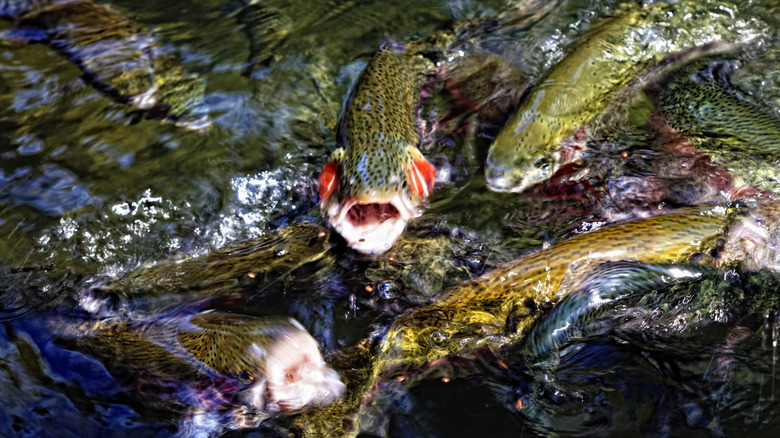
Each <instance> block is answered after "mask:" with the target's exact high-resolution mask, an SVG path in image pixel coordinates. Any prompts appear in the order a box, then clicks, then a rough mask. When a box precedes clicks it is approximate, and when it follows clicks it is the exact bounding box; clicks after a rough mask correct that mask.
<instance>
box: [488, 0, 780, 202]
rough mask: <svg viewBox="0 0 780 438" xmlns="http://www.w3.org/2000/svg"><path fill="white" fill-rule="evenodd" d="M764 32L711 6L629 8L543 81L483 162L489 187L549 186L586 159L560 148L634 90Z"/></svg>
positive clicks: (597, 28) (596, 28)
mask: <svg viewBox="0 0 780 438" xmlns="http://www.w3.org/2000/svg"><path fill="white" fill-rule="evenodd" d="M766 29H767V25H766V24H765V23H762V22H761V21H760V20H759V19H756V20H755V21H751V22H750V23H749V24H748V23H747V22H742V21H734V20H733V19H731V17H730V16H726V15H724V14H722V12H719V11H718V10H717V4H715V3H712V4H710V2H694V1H679V2H676V3H673V4H667V3H664V2H658V3H654V4H652V5H647V6H645V7H643V8H636V7H633V6H626V7H625V8H624V9H622V10H620V11H618V12H616V13H615V15H613V16H610V17H606V18H603V19H602V20H600V21H598V22H597V23H596V24H594V25H593V26H592V27H591V29H589V30H588V32H587V33H586V34H585V35H584V36H583V37H582V38H580V39H579V40H578V43H577V44H576V45H574V46H573V47H572V48H570V49H569V51H568V53H567V54H566V56H565V57H564V58H563V59H562V60H561V61H560V62H558V63H557V64H556V65H554V66H553V67H552V68H551V69H550V70H549V71H548V72H547V73H546V74H545V75H544V76H542V77H541V78H540V79H539V81H538V82H537V84H536V85H535V86H534V87H533V89H532V90H531V92H530V93H529V94H528V96H526V98H525V99H524V101H523V102H522V103H521V105H520V107H519V108H518V110H517V111H516V112H515V114H514V115H512V116H511V117H510V119H509V120H508V122H507V123H506V125H505V126H504V128H503V129H502V130H501V131H500V132H499V134H498V136H497V137H496V139H495V141H494V142H493V144H492V145H491V147H490V150H489V151H488V156H487V159H486V162H485V177H486V182H487V185H488V187H489V188H490V189H491V190H494V191H498V192H504V191H512V192H522V191H523V190H525V189H527V188H529V187H531V186H533V185H535V184H537V183H540V182H542V181H545V180H547V179H549V178H550V177H552V176H553V175H554V174H555V173H556V172H557V171H558V170H559V169H560V168H561V167H562V166H564V165H565V164H568V163H571V162H573V161H575V160H577V159H578V158H579V155H581V151H582V149H583V146H582V145H579V146H576V145H575V146H574V147H567V146H562V141H563V140H564V139H567V138H570V137H572V136H575V137H576V135H575V134H576V133H577V131H578V130H579V129H581V128H584V127H586V126H588V125H598V124H599V123H600V118H602V117H603V116H604V115H605V112H607V111H608V110H609V109H610V107H612V106H613V105H616V104H620V103H621V102H616V100H620V99H619V98H621V99H624V100H629V101H630V100H631V98H632V96H631V95H632V93H633V94H635V89H636V88H637V87H636V86H635V85H641V83H642V82H647V81H649V80H650V79H651V78H652V77H653V75H660V74H661V73H660V71H662V70H665V69H667V68H668V65H666V64H668V63H673V62H675V61H680V60H683V59H686V58H690V57H693V56H698V51H697V50H696V49H697V48H698V47H704V46H707V45H709V44H712V46H711V47H710V48H709V49H708V50H711V51H716V50H718V46H719V45H718V44H716V43H717V42H719V41H729V42H730V43H734V44H738V43H741V42H747V41H751V40H755V39H759V38H761V37H760V36H757V35H761V34H762V33H767V32H768V31H767V30H766ZM724 45H725V44H724ZM662 60H663V61H664V62H662ZM667 61H668V62H667ZM653 66H658V67H659V71H654V70H655V68H654V67H653ZM617 112H620V111H617ZM591 127H592V126H591Z"/></svg>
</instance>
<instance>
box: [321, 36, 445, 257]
mask: <svg viewBox="0 0 780 438" xmlns="http://www.w3.org/2000/svg"><path fill="white" fill-rule="evenodd" d="M432 68H433V65H432V63H430V62H429V61H428V60H427V59H425V58H424V57H423V56H422V55H421V54H419V53H418V52H417V51H416V50H412V49H407V47H406V46H403V45H399V44H395V43H393V42H391V41H389V40H385V41H383V42H382V45H381V47H380V48H379V52H378V53H377V54H376V55H375V56H374V58H373V59H371V61H370V62H369V63H368V65H366V67H365V69H364V70H363V72H362V73H361V75H360V77H359V78H358V81H357V84H356V85H355V87H354V89H353V90H352V94H351V96H350V98H349V101H348V102H347V106H346V110H345V112H344V115H343V117H342V120H341V122H340V128H339V134H338V145H339V147H338V148H337V149H336V150H335V151H333V153H332V154H331V155H330V158H328V161H327V163H326V164H325V166H324V168H323V169H322V173H321V174H320V176H319V194H320V199H321V202H322V206H321V208H322V213H323V215H324V216H325V218H326V220H327V221H328V223H329V224H330V225H331V226H332V227H333V228H334V229H335V230H336V231H337V232H338V233H339V234H340V235H341V236H342V237H344V239H345V240H346V242H347V244H348V245H349V246H350V247H351V248H353V249H355V250H357V251H359V252H361V253H364V254H369V255H378V254H381V253H383V252H385V251H387V250H388V249H390V247H391V246H392V245H393V243H394V242H395V241H396V240H397V239H398V238H399V237H400V236H401V234H403V232H404V230H405V229H406V225H407V224H408V223H409V221H410V220H411V219H412V218H413V217H415V216H417V215H418V214H419V212H418V211H417V210H418V207H419V206H420V204H421V202H422V201H423V200H424V199H425V198H427V197H428V196H429V195H430V194H431V192H432V191H433V183H434V178H435V175H436V169H435V168H434V167H433V165H431V163H429V162H428V160H426V159H425V157H424V156H423V154H422V153H421V152H420V150H419V149H418V145H419V144H420V138H421V136H420V128H419V126H418V124H417V117H418V112H419V99H420V90H419V89H420V85H421V81H422V78H423V76H424V75H425V74H426V73H427V72H429V71H431V69H432Z"/></svg>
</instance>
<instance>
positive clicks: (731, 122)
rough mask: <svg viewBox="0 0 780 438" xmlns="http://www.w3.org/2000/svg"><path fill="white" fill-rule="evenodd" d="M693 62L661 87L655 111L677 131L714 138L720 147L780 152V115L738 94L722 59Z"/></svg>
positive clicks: (745, 150)
mask: <svg viewBox="0 0 780 438" xmlns="http://www.w3.org/2000/svg"><path fill="white" fill-rule="evenodd" d="M700 67H701V66H700V65H696V64H694V65H693V66H691V67H689V68H685V69H683V70H682V71H681V72H680V74H678V75H675V76H674V78H673V79H672V80H671V81H669V82H668V83H666V84H664V86H663V88H662V90H661V92H660V97H659V102H658V103H659V108H660V110H661V112H662V113H663V115H664V117H665V118H666V120H667V122H668V123H669V124H670V125H671V126H672V127H673V128H675V129H676V130H678V131H680V132H683V133H685V134H688V135H693V136H695V137H715V138H718V139H719V140H720V141H719V142H718V145H719V146H722V147H731V148H734V149H738V150H741V151H744V152H748V153H751V154H760V155H766V154H773V153H774V154H776V153H777V152H778V151H780V115H778V114H777V113H776V112H774V111H771V110H769V109H767V108H764V107H762V106H759V105H757V104H755V103H753V102H750V101H748V100H745V99H743V98H741V97H739V96H737V94H736V92H735V90H734V88H733V87H732V86H731V84H730V83H729V80H728V77H727V74H728V71H727V68H728V65H727V63H725V62H724V61H721V62H715V63H712V64H710V65H707V66H705V68H700Z"/></svg>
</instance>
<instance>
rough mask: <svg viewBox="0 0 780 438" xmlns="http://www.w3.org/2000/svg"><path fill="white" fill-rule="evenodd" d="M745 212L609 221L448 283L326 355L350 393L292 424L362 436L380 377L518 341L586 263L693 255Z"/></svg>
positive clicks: (406, 375) (306, 432)
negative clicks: (380, 328) (436, 296)
mask: <svg viewBox="0 0 780 438" xmlns="http://www.w3.org/2000/svg"><path fill="white" fill-rule="evenodd" d="M743 214H744V213H743V212H742V211H741V210H739V209H735V210H733V211H732V210H728V211H727V210H726V209H723V208H717V207H696V208H689V209H685V210H680V211H678V212H674V213H669V214H663V215H658V216H652V217H648V218H643V219H637V220H633V221H628V222H623V223H618V224H614V225H608V226H604V227H602V228H599V229H597V230H595V231H591V232H588V233H585V234H580V235H577V236H575V237H572V238H570V239H568V240H565V241H562V242H560V243H557V244H554V245H552V246H550V247H549V248H547V249H542V250H540V251H538V252H535V253H532V254H528V255H526V256H523V257H520V258H519V259H517V260H515V261H513V262H510V263H508V264H506V265H503V266H501V267H499V268H497V269H495V270H493V271H491V272H488V273H486V274H484V275H482V276H481V277H479V278H475V279H473V280H470V281H467V282H465V283H463V284H462V285H460V286H456V287H454V288H451V289H449V290H447V291H445V292H444V293H443V297H442V298H441V299H440V300H439V301H437V302H434V303H433V304H430V305H426V306H421V307H416V308H411V309H408V310H407V311H406V312H404V313H403V314H401V315H399V316H398V317H397V318H396V319H395V320H394V321H393V323H392V324H391V326H390V327H389V328H388V329H387V331H386V332H384V334H381V335H379V337H378V338H377V339H375V340H372V339H366V340H364V341H363V342H361V343H359V344H357V345H355V346H353V347H351V348H347V349H344V350H343V351H342V352H341V353H340V354H338V355H336V356H335V357H331V358H330V359H329V363H330V364H331V365H332V366H333V367H334V368H335V369H336V370H337V371H338V372H339V373H340V374H342V376H343V377H344V378H345V383H346V385H347V391H346V395H345V398H344V400H342V401H341V402H338V403H334V404H332V405H329V406H327V407H325V408H323V409H317V410H307V411H305V412H303V413H302V414H301V415H300V416H299V417H297V418H296V419H295V420H294V422H293V425H294V427H295V428H296V429H298V430H299V431H300V432H301V434H302V435H303V436H355V435H357V434H358V432H359V431H360V428H361V425H362V420H361V417H360V415H361V412H363V411H362V408H363V407H365V406H366V405H368V404H369V403H370V401H371V399H372V397H373V395H372V394H374V392H375V391H377V390H378V389H377V388H378V385H381V384H394V383H392V382H393V378H394V377H401V379H400V380H399V382H404V381H407V380H409V379H414V377H415V376H416V375H419V373H420V372H422V371H424V369H425V368H426V367H428V366H432V365H435V364H436V363H438V362H439V361H441V360H444V359H446V358H450V357H469V356H470V355H472V354H474V353H475V352H477V351H480V350H484V349H488V350H500V349H502V348H504V347H508V346H511V345H517V344H518V343H519V342H521V341H522V340H523V339H524V338H525V336H527V335H528V334H529V333H530V329H531V327H532V325H533V324H534V323H535V322H536V321H538V320H539V318H541V317H543V316H544V315H545V314H546V311H545V309H546V308H549V307H550V306H551V305H554V304H555V303H556V302H557V301H559V300H560V299H562V298H563V297H564V296H566V294H567V293H570V292H571V291H572V290H575V289H576V288H577V287H579V285H580V284H581V282H585V283H587V282H589V281H590V280H588V277H587V276H585V275H584V274H585V273H587V272H588V270H587V269H581V268H587V266H588V264H600V263H603V262H609V261H615V260H624V259H633V260H637V261H639V262H640V263H649V264H668V263H678V262H687V261H690V259H691V258H692V257H694V256H696V255H698V254H701V253H707V252H709V251H710V250H712V249H713V248H714V247H715V246H717V243H718V241H719V239H720V238H721V237H722V236H723V235H724V233H725V232H726V231H727V229H729V227H730V226H731V224H732V223H733V222H734V221H738V220H739V219H740V218H742V217H743ZM735 257H736V258H738V257H740V256H739V255H735ZM383 382H384V383H383ZM398 384H403V383H398Z"/></svg>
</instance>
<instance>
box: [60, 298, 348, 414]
mask: <svg viewBox="0 0 780 438" xmlns="http://www.w3.org/2000/svg"><path fill="white" fill-rule="evenodd" d="M47 323H48V324H49V326H50V327H51V328H53V329H56V330H53V333H57V334H58V336H59V337H60V339H64V340H65V341H66V345H67V344H71V348H73V349H75V350H78V351H81V352H83V353H85V354H88V355H91V356H93V357H95V358H97V359H99V360H101V361H103V362H105V363H106V364H107V367H108V368H109V371H111V372H112V373H114V374H116V375H118V376H119V375H127V374H128V373H129V379H131V380H141V381H146V382H151V381H162V382H170V381H177V382H186V381H197V380H198V379H204V378H205V379H207V380H211V381H214V382H220V381H223V380H224V379H228V380H230V381H232V382H234V383H235V386H236V387H237V388H238V391H240V394H238V395H239V399H240V400H241V402H242V403H244V404H245V405H247V406H249V407H250V408H251V409H254V410H257V411H260V412H264V413H266V414H272V413H276V412H280V411H285V410H289V409H296V408H300V407H302V406H306V405H318V404H327V403H329V402H331V401H333V400H336V399H338V398H339V397H340V396H341V394H342V392H343V388H344V385H343V384H342V383H341V381H340V379H339V377H338V375H337V374H336V372H335V371H333V370H332V369H330V368H328V367H327V365H325V362H324V361H323V359H322V356H321V354H320V352H319V348H318V346H317V343H316V341H315V340H314V338H312V337H311V335H309V334H308V332H306V330H305V329H304V328H303V327H302V326H301V325H300V324H299V323H298V322H297V321H295V320H292V319H290V318H279V317H262V318H261V317H255V316H248V315H240V314H234V313H224V312H201V313H196V314H186V313H185V314H179V315H171V316H163V317H160V318H155V319H154V320H150V321H144V320H130V319H124V318H110V319H102V320H98V321H93V322H77V321H71V320H67V319H58V318H52V319H50V320H49V321H48V322H47Z"/></svg>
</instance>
